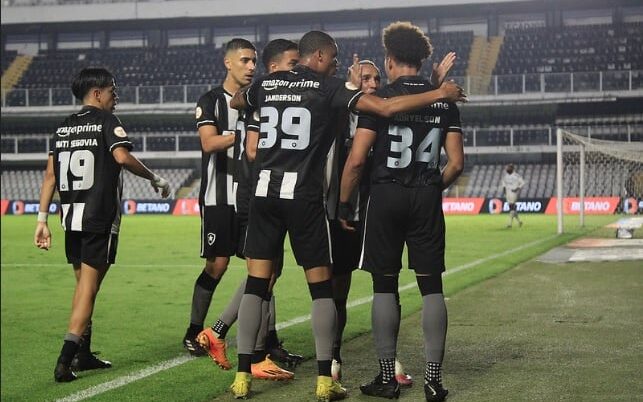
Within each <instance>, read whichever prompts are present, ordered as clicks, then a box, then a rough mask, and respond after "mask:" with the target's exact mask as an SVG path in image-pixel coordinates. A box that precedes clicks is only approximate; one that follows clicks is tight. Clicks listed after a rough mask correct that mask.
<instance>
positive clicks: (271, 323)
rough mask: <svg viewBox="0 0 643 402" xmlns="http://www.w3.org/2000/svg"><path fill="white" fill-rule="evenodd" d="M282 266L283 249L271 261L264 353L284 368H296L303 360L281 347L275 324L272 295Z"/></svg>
mask: <svg viewBox="0 0 643 402" xmlns="http://www.w3.org/2000/svg"><path fill="white" fill-rule="evenodd" d="M283 266H284V252H283V249H282V250H281V253H280V255H279V257H278V258H277V259H276V260H274V261H273V272H274V275H273V278H272V279H271V281H270V289H269V291H268V297H270V303H269V305H268V307H269V313H268V328H267V330H268V332H267V334H266V352H267V353H268V354H269V355H270V358H271V359H272V360H274V361H278V362H280V363H283V364H285V365H286V367H297V365H298V364H299V363H301V362H302V361H303V360H304V357H303V356H301V355H298V354H295V353H291V352H290V351H288V350H287V349H286V348H284V346H283V342H282V341H281V340H280V339H279V336H278V335H277V329H276V322H277V311H276V301H275V295H274V294H273V291H272V289H273V287H274V285H275V283H276V281H277V279H278V278H279V276H281V272H282V270H283Z"/></svg>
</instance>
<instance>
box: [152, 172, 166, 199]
mask: <svg viewBox="0 0 643 402" xmlns="http://www.w3.org/2000/svg"><path fill="white" fill-rule="evenodd" d="M150 184H152V187H153V188H154V191H155V192H156V193H158V192H159V189H160V190H161V197H163V198H167V197H168V196H169V195H170V183H168V182H167V180H165V179H164V178H162V177H161V176H159V175H156V174H155V175H154V178H153V179H152V180H151V181H150Z"/></svg>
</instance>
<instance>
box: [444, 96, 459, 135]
mask: <svg viewBox="0 0 643 402" xmlns="http://www.w3.org/2000/svg"><path fill="white" fill-rule="evenodd" d="M447 119H448V122H447V123H448V126H447V132H457V133H460V134H462V123H461V122H460V110H458V107H457V106H456V105H455V103H449V113H448V115H447Z"/></svg>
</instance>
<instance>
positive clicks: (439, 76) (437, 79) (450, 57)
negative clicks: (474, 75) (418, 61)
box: [431, 52, 456, 87]
mask: <svg viewBox="0 0 643 402" xmlns="http://www.w3.org/2000/svg"><path fill="white" fill-rule="evenodd" d="M455 59H456V56H455V52H449V53H447V54H446V55H445V56H444V58H443V59H442V61H441V62H440V64H438V63H433V71H432V72H431V84H432V85H433V86H435V87H439V86H440V85H442V83H443V82H444V80H445V79H446V78H447V76H448V75H449V71H451V69H452V68H453V66H454V64H455Z"/></svg>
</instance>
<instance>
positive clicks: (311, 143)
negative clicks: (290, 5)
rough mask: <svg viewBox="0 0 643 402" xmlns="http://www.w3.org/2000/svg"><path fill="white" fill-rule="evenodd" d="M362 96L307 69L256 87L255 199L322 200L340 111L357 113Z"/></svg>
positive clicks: (250, 98)
mask: <svg viewBox="0 0 643 402" xmlns="http://www.w3.org/2000/svg"><path fill="white" fill-rule="evenodd" d="M360 96H361V92H359V91H357V90H350V89H348V88H347V86H346V85H345V82H344V81H343V80H340V79H339V78H335V77H325V76H322V75H320V74H317V73H316V72H314V71H313V70H311V69H310V68H308V67H305V66H302V65H298V66H295V68H293V69H292V70H291V71H279V72H274V73H272V74H270V75H267V76H265V77H263V78H261V79H259V80H257V81H256V82H254V83H253V85H252V86H251V87H250V89H249V90H248V92H247V93H246V97H247V102H248V105H250V106H251V107H255V108H257V109H258V110H259V115H260V119H261V120H260V121H261V123H260V130H259V146H258V149H257V158H256V161H255V164H256V169H257V171H258V180H257V185H256V190H255V193H254V194H255V196H257V197H272V198H282V199H299V198H308V199H317V198H321V197H322V195H323V168H324V164H325V161H326V155H327V154H328V150H329V148H330V145H331V143H332V142H333V139H334V138H335V133H334V130H333V129H334V127H335V124H334V119H335V112H336V111H337V109H347V108H348V109H352V108H353V106H354V105H355V103H356V102H357V100H358V99H359V97H360Z"/></svg>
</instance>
